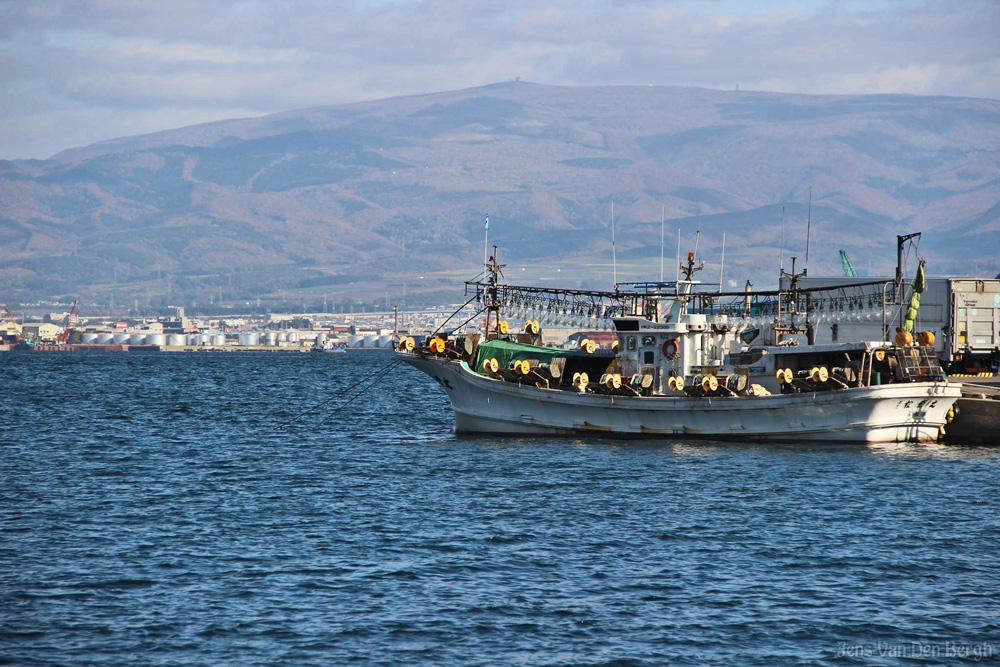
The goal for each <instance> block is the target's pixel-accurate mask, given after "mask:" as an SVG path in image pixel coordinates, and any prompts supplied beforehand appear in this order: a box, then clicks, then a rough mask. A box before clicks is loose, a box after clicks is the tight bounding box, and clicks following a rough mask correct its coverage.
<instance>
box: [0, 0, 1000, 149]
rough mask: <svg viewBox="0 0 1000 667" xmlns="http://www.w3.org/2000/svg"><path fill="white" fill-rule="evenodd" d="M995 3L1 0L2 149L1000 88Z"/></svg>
mask: <svg viewBox="0 0 1000 667" xmlns="http://www.w3.org/2000/svg"><path fill="white" fill-rule="evenodd" d="M998 35H1000V0H950V1H935V0H905V1H904V0H865V1H857V0H799V2H786V1H778V0H700V1H697V0H678V1H671V0H658V1H655V0H603V1H602V0H589V1H581V2H554V1H551V0H505V1H504V2H487V1H485V0H357V1H356V2H340V1H337V0H0V114H2V116H0V158H3V159H14V158H45V157H49V156H51V155H53V154H55V153H57V152H58V151H60V150H63V149H65V148H69V147H72V146H79V145H85V144H89V143H93V142H95V141H100V140H102V139H110V138H114V137H120V136H125V135H133V134H143V133H146V132H154V131H156V130H162V129H169V128H174V127H181V126H184V125H192V124H195V123H201V122H206V121H212V120H220V119H226V118H236V117H247V116H256V115H261V114H265V113H270V112H274V111H284V110H290V109H300V108H304V107H310V106H320V105H328V104H340V103H345V102H356V101H363V100H370V99H377V98H382V97H389V96H394V95H406V94H411V93H423V92H433V91H441V90H456V89H461V88H467V87H471V86H478V85H483V84H488V83H495V82H498V81H507V80H510V79H513V78H514V77H520V78H521V79H522V80H524V81H533V82H537V83H548V84H563V85H601V84H649V83H652V84H659V85H696V86H704V87H708V88H721V89H732V88H733V87H734V86H736V85H737V84H738V85H739V86H740V88H741V89H743V90H767V91H780V92H797V93H836V94H841V93H911V94H918V95H927V94H930V95H955V96H969V97H987V98H992V99H1000V38H998Z"/></svg>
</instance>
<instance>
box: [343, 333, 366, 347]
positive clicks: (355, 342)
mask: <svg viewBox="0 0 1000 667" xmlns="http://www.w3.org/2000/svg"><path fill="white" fill-rule="evenodd" d="M364 340H365V339H364V338H363V337H361V336H359V335H358V334H351V335H350V336H349V337H348V338H347V346H348V347H361V345H362V344H363V343H364Z"/></svg>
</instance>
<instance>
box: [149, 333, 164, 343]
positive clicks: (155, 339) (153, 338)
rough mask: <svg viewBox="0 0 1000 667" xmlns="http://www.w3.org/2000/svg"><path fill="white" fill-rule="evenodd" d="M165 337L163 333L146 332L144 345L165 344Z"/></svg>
mask: <svg viewBox="0 0 1000 667" xmlns="http://www.w3.org/2000/svg"><path fill="white" fill-rule="evenodd" d="M166 344H167V337H166V336H165V335H164V334H147V335H146V345H166Z"/></svg>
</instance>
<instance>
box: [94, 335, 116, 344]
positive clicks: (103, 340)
mask: <svg viewBox="0 0 1000 667" xmlns="http://www.w3.org/2000/svg"><path fill="white" fill-rule="evenodd" d="M114 339H115V335H114V334H113V333H99V334H97V342H98V343H100V344H101V345H110V344H111V343H112V342H113V341H114Z"/></svg>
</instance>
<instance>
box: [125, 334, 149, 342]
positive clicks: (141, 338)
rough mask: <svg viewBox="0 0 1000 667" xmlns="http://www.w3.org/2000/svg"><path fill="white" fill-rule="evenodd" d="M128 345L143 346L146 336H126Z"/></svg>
mask: <svg viewBox="0 0 1000 667" xmlns="http://www.w3.org/2000/svg"><path fill="white" fill-rule="evenodd" d="M128 342H129V345H145V344H146V334H144V333H133V334H129V335H128Z"/></svg>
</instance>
